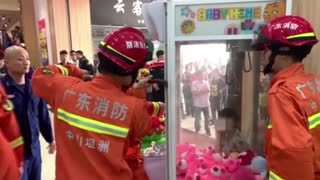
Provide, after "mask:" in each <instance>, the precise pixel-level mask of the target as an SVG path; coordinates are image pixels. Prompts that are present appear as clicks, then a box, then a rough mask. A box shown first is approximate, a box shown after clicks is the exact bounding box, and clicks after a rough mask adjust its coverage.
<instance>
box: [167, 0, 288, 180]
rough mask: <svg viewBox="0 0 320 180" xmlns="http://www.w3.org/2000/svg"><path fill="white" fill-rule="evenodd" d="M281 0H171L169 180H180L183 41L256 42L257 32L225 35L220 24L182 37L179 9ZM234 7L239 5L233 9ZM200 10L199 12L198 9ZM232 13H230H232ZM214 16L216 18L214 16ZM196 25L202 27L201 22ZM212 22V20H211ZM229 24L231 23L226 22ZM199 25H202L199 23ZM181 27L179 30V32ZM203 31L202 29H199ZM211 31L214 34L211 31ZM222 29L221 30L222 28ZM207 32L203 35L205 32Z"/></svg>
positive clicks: (168, 35) (168, 51)
mask: <svg viewBox="0 0 320 180" xmlns="http://www.w3.org/2000/svg"><path fill="white" fill-rule="evenodd" d="M276 1H277V0H197V1H195V0H189V1H186V0H168V1H167V3H166V9H167V16H166V52H167V53H166V54H167V58H166V59H167V61H166V63H167V64H166V79H167V81H168V89H167V99H166V104H167V113H166V116H167V119H168V121H167V122H168V123H167V131H166V133H167V137H168V138H167V179H168V180H174V179H176V144H177V143H179V142H180V117H179V116H180V113H179V111H180V108H179V106H180V99H179V96H178V93H177V92H178V90H179V89H180V87H179V84H178V83H179V82H180V77H179V75H178V73H177V72H180V64H178V63H177V61H176V59H179V58H180V52H179V49H180V45H179V43H180V44H181V43H182V42H191V43H199V42H210V41H211V42H212V41H228V40H251V39H253V31H251V33H247V34H237V35H225V34H219V33H216V32H215V31H216V29H219V28H216V26H219V25H218V24H219V23H218V24H217V23H212V24H210V25H209V26H208V24H207V25H206V27H202V28H203V29H202V30H201V31H197V30H196V31H197V33H196V34H195V35H192V34H191V33H189V34H184V35H181V34H180V35H179V33H177V32H178V31H180V24H177V13H180V11H178V10H177V9H178V7H182V6H183V7H191V8H197V7H198V8H199V7H203V9H210V8H219V7H220V8H226V7H228V9H230V8H254V7H256V6H259V5H260V7H262V4H264V3H265V4H267V3H272V2H276ZM233 5H235V6H234V7H233ZM291 9H292V0H286V10H285V11H286V12H285V13H286V14H287V15H288V14H291ZM198 10H199V9H198ZM228 13H229V12H228ZM260 15H261V18H260V20H261V19H262V18H263V13H262V12H260ZM212 17H213V16H212ZM196 20H197V19H195V20H194V21H193V22H196V23H195V24H196V25H197V26H198V25H199V24H200V22H197V21H196ZM211 20H212V19H211ZM225 21H226V22H229V21H227V20H225ZM197 23H198V24H197ZM220 26H221V25H220ZM178 28H179V29H178ZM196 28H200V29H201V27H196ZM208 28H211V31H207V29H208ZM220 30H221V29H220ZM202 32H203V33H202Z"/></svg>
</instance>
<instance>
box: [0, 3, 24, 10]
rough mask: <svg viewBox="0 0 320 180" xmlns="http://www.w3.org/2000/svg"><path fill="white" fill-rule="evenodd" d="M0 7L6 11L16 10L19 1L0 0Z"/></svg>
mask: <svg viewBox="0 0 320 180" xmlns="http://www.w3.org/2000/svg"><path fill="white" fill-rule="evenodd" d="M0 9H1V10H7V11H18V10H20V8H19V2H18V0H0Z"/></svg>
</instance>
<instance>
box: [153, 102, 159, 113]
mask: <svg viewBox="0 0 320 180" xmlns="http://www.w3.org/2000/svg"><path fill="white" fill-rule="evenodd" d="M152 104H153V113H152V116H158V114H159V111H160V103H159V102H152Z"/></svg>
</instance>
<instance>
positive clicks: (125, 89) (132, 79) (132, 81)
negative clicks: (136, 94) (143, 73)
mask: <svg viewBox="0 0 320 180" xmlns="http://www.w3.org/2000/svg"><path fill="white" fill-rule="evenodd" d="M138 72H139V69H137V70H134V71H133V72H132V73H131V74H130V75H131V82H130V84H129V86H124V85H122V90H123V91H124V92H126V91H127V90H128V89H129V88H130V87H131V86H132V85H133V83H134V82H135V81H136V79H137V77H138Z"/></svg>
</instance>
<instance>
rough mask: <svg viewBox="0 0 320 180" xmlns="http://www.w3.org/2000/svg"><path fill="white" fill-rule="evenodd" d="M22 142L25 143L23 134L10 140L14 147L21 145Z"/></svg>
mask: <svg viewBox="0 0 320 180" xmlns="http://www.w3.org/2000/svg"><path fill="white" fill-rule="evenodd" d="M22 144H23V139H22V137H21V136H20V137H18V138H17V139H15V140H13V141H11V142H10V145H11V147H12V148H13V149H14V148H17V147H19V146H21V145H22Z"/></svg>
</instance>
